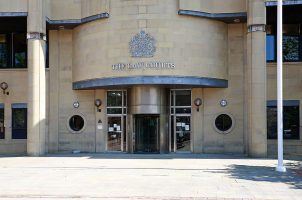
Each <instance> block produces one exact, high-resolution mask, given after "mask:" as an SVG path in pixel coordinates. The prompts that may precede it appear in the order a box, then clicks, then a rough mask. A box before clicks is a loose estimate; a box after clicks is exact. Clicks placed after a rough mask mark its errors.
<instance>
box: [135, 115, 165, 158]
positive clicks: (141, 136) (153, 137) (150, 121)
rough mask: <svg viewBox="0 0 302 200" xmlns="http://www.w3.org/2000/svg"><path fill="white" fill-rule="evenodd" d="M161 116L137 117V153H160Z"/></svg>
mask: <svg viewBox="0 0 302 200" xmlns="http://www.w3.org/2000/svg"><path fill="white" fill-rule="evenodd" d="M158 133H159V116H152V115H151V116H145V115H137V116H136V117H135V152H141V153H157V152H159V137H158Z"/></svg>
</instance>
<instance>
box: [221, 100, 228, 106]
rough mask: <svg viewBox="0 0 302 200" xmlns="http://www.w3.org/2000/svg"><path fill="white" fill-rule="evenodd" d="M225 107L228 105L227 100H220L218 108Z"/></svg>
mask: <svg viewBox="0 0 302 200" xmlns="http://www.w3.org/2000/svg"><path fill="white" fill-rule="evenodd" d="M227 105H228V101H227V100H225V99H222V100H221V101H220V106H221V107H226V106H227Z"/></svg>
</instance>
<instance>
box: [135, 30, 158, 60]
mask: <svg viewBox="0 0 302 200" xmlns="http://www.w3.org/2000/svg"><path fill="white" fill-rule="evenodd" d="M155 42H156V41H155V39H154V38H153V37H152V36H151V35H149V34H148V33H146V32H145V31H141V32H139V33H138V34H136V35H135V36H133V38H132V39H131V41H130V42H129V49H130V54H131V56H132V57H140V58H150V57H153V56H154V53H155V52H156V47H155Z"/></svg>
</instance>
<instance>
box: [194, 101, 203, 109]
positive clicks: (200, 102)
mask: <svg viewBox="0 0 302 200" xmlns="http://www.w3.org/2000/svg"><path fill="white" fill-rule="evenodd" d="M194 104H195V106H196V107H197V112H199V106H201V104H202V100H201V98H196V99H195V100H194Z"/></svg>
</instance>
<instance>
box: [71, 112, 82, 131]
mask: <svg viewBox="0 0 302 200" xmlns="http://www.w3.org/2000/svg"><path fill="white" fill-rule="evenodd" d="M68 127H69V129H70V131H71V132H73V133H80V132H82V131H83V130H84V127H85V119H84V117H83V116H81V115H73V116H72V117H70V118H69V120H68Z"/></svg>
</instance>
